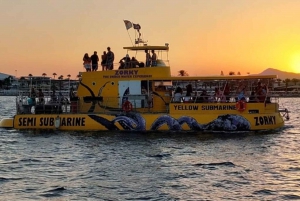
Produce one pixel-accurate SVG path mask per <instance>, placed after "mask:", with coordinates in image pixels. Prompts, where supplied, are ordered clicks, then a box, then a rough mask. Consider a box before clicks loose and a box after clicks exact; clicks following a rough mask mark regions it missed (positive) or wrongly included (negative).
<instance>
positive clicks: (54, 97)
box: [50, 90, 57, 103]
mask: <svg viewBox="0 0 300 201" xmlns="http://www.w3.org/2000/svg"><path fill="white" fill-rule="evenodd" d="M50 102H54V103H55V102H57V96H56V94H55V90H53V91H52V93H51V97H50Z"/></svg>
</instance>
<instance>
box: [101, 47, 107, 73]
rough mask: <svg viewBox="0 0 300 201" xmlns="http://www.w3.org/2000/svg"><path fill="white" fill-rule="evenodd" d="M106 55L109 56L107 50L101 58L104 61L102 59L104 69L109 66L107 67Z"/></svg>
mask: <svg viewBox="0 0 300 201" xmlns="http://www.w3.org/2000/svg"><path fill="white" fill-rule="evenodd" d="M106 57H107V55H106V52H105V51H103V54H102V55H101V60H102V61H101V66H102V71H104V70H107V67H106Z"/></svg>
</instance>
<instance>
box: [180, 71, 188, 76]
mask: <svg viewBox="0 0 300 201" xmlns="http://www.w3.org/2000/svg"><path fill="white" fill-rule="evenodd" d="M178 76H189V74H188V73H187V72H186V71H185V70H180V71H178Z"/></svg>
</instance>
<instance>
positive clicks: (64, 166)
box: [0, 97, 300, 200]
mask: <svg viewBox="0 0 300 201" xmlns="http://www.w3.org/2000/svg"><path fill="white" fill-rule="evenodd" d="M0 99H2V101H1V100H0V114H1V115H2V116H1V118H3V117H4V116H7V115H8V116H12V115H14V112H15V111H14V107H15V105H14V97H0ZM290 101H291V99H284V100H283V102H284V103H285V104H287V105H288V106H290V107H293V106H295V104H291V103H294V102H295V101H299V99H293V102H290ZM4 103H5V105H4ZM299 103H300V101H299ZM1 105H2V106H1ZM298 105H299V104H298ZM295 107H296V106H295ZM294 109H297V110H298V108H294ZM295 111H296V110H295ZM298 111H299V110H298ZM0 131H1V134H0V169H1V177H0V193H1V194H0V200H89V199H90V200H299V199H300V197H299V195H300V192H299V181H300V168H299V166H300V165H299V163H300V156H299V152H298V150H300V135H299V134H300V119H299V114H298V113H296V112H294V113H291V120H290V121H289V122H287V125H286V126H284V127H283V128H281V129H278V130H272V131H262V132H243V133H235V134H233V133H222V132H215V133H209V132H189V133H176V132H166V133H164V132H158V133H156V132H152V133H138V132H135V133H130V132H126V133H123V132H119V133H116V132H115V133H111V132H76V131H73V132H60V131H17V130H6V129H0Z"/></svg>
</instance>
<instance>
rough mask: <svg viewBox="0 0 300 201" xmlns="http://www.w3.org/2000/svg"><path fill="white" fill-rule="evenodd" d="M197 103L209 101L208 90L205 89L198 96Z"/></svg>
mask: <svg viewBox="0 0 300 201" xmlns="http://www.w3.org/2000/svg"><path fill="white" fill-rule="evenodd" d="M196 103H208V95H207V91H206V90H203V91H202V93H201V94H200V97H197V99H196Z"/></svg>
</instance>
